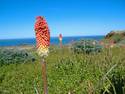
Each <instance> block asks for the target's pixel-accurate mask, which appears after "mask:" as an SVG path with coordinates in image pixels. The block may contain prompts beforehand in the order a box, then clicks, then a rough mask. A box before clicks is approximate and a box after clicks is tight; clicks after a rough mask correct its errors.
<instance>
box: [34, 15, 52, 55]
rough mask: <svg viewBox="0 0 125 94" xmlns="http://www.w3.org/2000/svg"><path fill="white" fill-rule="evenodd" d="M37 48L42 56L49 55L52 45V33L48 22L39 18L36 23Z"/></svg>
mask: <svg viewBox="0 0 125 94" xmlns="http://www.w3.org/2000/svg"><path fill="white" fill-rule="evenodd" d="M34 29H35V33H36V46H37V52H38V54H39V55H40V56H46V55H48V48H49V45H50V32H49V28H48V25H47V22H46V20H45V19H44V18H43V17H41V16H38V17H36V23H35V27H34Z"/></svg>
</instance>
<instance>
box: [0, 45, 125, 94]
mask: <svg viewBox="0 0 125 94" xmlns="http://www.w3.org/2000/svg"><path fill="white" fill-rule="evenodd" d="M3 49H5V48H2V49H1V50H3ZM1 50H0V53H2V51H1ZM5 50H6V49H5ZM9 50H11V49H9ZM12 52H13V51H10V54H12ZM18 52H19V54H18V55H16V56H14V55H10V60H9V62H10V63H9V64H6V62H7V61H8V59H7V58H6V54H5V52H3V53H2V54H0V55H1V56H3V55H5V56H3V58H2V59H1V57H0V94H42V92H43V91H42V90H43V85H42V83H43V82H42V76H41V64H40V57H38V56H37V54H36V52H35V49H29V50H21V53H20V51H19V50H17V53H18ZM17 53H16V52H15V54H17ZM22 53H23V55H21V54H22ZM7 55H8V54H7ZM124 55H125V48H119V47H115V48H107V49H104V48H103V49H102V51H100V52H98V53H96V52H95V53H90V54H86V53H74V52H73V51H72V50H71V49H69V47H68V46H65V47H63V48H62V49H61V48H59V47H57V46H52V47H51V48H50V54H49V56H48V57H47V58H46V61H47V77H48V92H49V94H125V56H124ZM13 56H14V58H16V60H15V63H11V61H13V60H14V58H13ZM17 56H22V59H19V61H18V58H17ZM8 57H9V56H8ZM25 59H27V60H25ZM18 62H19V63H18Z"/></svg>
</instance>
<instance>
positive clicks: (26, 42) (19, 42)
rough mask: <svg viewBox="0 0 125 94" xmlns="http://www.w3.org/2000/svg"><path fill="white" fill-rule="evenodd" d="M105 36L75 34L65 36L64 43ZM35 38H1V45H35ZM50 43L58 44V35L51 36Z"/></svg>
mask: <svg viewBox="0 0 125 94" xmlns="http://www.w3.org/2000/svg"><path fill="white" fill-rule="evenodd" d="M103 38H104V36H74V37H63V44H68V43H71V42H73V41H76V40H80V39H94V40H97V41H99V40H101V39H103ZM35 43H36V40H35V38H25V39H0V46H19V45H35ZM50 43H51V44H53V45H58V44H59V40H58V37H51V40H50Z"/></svg>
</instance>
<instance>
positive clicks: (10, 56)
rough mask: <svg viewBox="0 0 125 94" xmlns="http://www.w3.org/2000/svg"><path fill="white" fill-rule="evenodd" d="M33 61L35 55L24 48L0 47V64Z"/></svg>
mask: <svg viewBox="0 0 125 94" xmlns="http://www.w3.org/2000/svg"><path fill="white" fill-rule="evenodd" d="M29 61H30V62H31V61H35V57H34V56H33V55H32V54H31V53H30V52H29V51H26V50H19V49H5V48H2V49H0V66H2V65H3V64H7V65H8V64H12V63H26V62H29Z"/></svg>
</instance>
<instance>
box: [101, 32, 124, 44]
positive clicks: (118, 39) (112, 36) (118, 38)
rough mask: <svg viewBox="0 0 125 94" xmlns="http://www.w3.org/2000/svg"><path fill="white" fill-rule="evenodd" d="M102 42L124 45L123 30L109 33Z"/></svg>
mask: <svg viewBox="0 0 125 94" xmlns="http://www.w3.org/2000/svg"><path fill="white" fill-rule="evenodd" d="M103 42H105V43H115V44H125V30H118V31H111V32H110V33H108V34H107V35H106V36H105V38H104V40H103Z"/></svg>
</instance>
